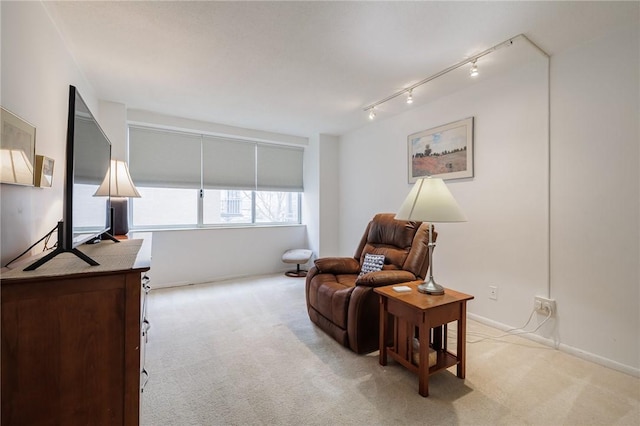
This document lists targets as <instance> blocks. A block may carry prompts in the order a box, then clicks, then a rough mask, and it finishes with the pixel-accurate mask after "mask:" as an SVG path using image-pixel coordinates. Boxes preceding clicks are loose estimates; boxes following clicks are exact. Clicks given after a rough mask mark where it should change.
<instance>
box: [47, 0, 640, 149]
mask: <svg viewBox="0 0 640 426" xmlns="http://www.w3.org/2000/svg"><path fill="white" fill-rule="evenodd" d="M45 5H46V8H47V10H48V11H49V13H50V15H51V17H52V19H53V20H54V22H55V23H56V25H57V26H58V28H59V29H60V32H61V33H62V36H63V38H64V39H65V41H66V43H67V45H68V47H69V49H70V50H71V52H72V54H73V56H74V57H75V59H76V61H77V63H78V65H79V66H80V68H81V69H82V71H83V72H84V73H85V75H86V77H87V79H88V80H89V82H90V83H91V84H92V86H93V87H94V88H95V90H96V92H97V95H98V97H99V98H100V99H104V100H110V101H114V102H120V103H124V104H126V105H127V107H128V108H134V109H143V110H149V111H154V112H159V113H164V114H169V115H174V116H179V117H186V118H192V119H197V120H204V121H209V122H215V123H223V124H229V125H235V126H241V127H247V128H252V129H258V130H266V131H271V132H278V133H286V134H291V135H298V136H310V135H313V134H317V133H326V134H336V135H337V134H342V133H344V132H346V131H349V130H352V129H355V128H358V127H361V126H363V125H366V124H367V122H368V119H367V116H366V114H365V113H364V112H363V111H362V109H363V107H365V106H367V105H369V104H371V103H374V102H376V101H378V100H380V99H382V98H385V97H386V96H388V95H391V94H392V93H394V92H396V91H398V90H401V89H403V88H406V87H408V86H410V85H411V84H413V83H416V82H418V81H420V80H422V79H424V78H425V77H428V76H430V75H433V74H435V73H437V72H439V71H441V70H443V69H445V68H447V67H449V66H451V65H453V64H455V63H457V62H459V61H461V60H463V59H465V58H469V57H471V56H473V55H475V54H478V53H480V52H481V51H483V50H485V49H487V48H489V47H491V46H493V45H496V44H498V43H500V42H502V41H505V40H507V39H509V38H510V37H513V36H515V35H517V34H520V33H523V34H525V35H526V36H527V37H529V38H530V39H532V40H533V41H534V42H535V43H537V44H538V45H539V46H540V47H541V48H542V49H544V50H545V51H546V52H548V53H550V54H552V55H553V54H555V53H558V52H560V51H562V50H564V49H567V48H569V47H571V46H574V45H576V44H579V43H581V42H583V41H587V40H589V39H592V38H596V37H598V36H600V35H602V34H604V33H606V32H608V31H611V30H613V29H615V27H618V26H626V25H631V24H634V25H638V22H639V17H638V10H639V9H638V3H637V2H588V3H585V2H324V1H320V2H296V1H293V2H268V1H265V2H240V1H238V2H206V1H205V2H186V1H177V2H160V1H146V2H145V1H142V2H129V1H125V2H94V1H72V2H45ZM510 49H511V48H510ZM502 50H505V49H502ZM494 55H495V56H496V57H498V55H497V52H496V54H492V55H489V56H487V57H485V58H486V59H487V60H488V59H489V58H490V57H491V56H494ZM503 56H508V55H507V54H504V55H503ZM482 62H483V60H479V61H478V64H479V66H480V71H482V70H483V68H482ZM487 64H488V62H485V65H487ZM485 70H486V67H485ZM484 75H486V73H484V74H482V76H484ZM437 84H439V83H438V80H436V81H434V82H431V83H429V86H431V85H433V87H434V88H436V87H437ZM418 94H419V93H418V90H417V91H416V96H415V98H416V103H414V106H415V105H419V104H420V97H419V96H418ZM424 99H425V98H424V97H423V98H422V102H424ZM389 104H391V102H390V103H389ZM385 105H386V104H385ZM385 105H382V106H381V107H380V113H379V114H378V118H383V117H382V114H381V113H382V112H384V108H385ZM405 108H406V106H405ZM396 110H397V108H396ZM389 112H390V113H391V110H390V111H389ZM394 112H397V111H394Z"/></svg>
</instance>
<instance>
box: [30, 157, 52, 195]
mask: <svg viewBox="0 0 640 426" xmlns="http://www.w3.org/2000/svg"><path fill="white" fill-rule="evenodd" d="M53 165H54V160H53V158H49V157H45V156H44V155H36V181H35V186H37V187H39V188H51V185H53Z"/></svg>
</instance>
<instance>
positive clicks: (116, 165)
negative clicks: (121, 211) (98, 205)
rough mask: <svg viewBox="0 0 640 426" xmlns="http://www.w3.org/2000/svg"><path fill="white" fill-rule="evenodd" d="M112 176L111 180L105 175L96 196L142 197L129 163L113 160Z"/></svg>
mask: <svg viewBox="0 0 640 426" xmlns="http://www.w3.org/2000/svg"><path fill="white" fill-rule="evenodd" d="M110 176H111V180H110V181H109V179H107V176H105V177H104V180H103V181H102V184H100V187H99V188H98V190H97V191H96V193H95V194H94V196H107V195H110V196H112V197H135V198H140V197H141V195H140V193H139V192H138V190H137V189H136V187H135V185H134V184H133V181H132V180H131V176H130V175H129V168H128V167H127V163H125V162H124V161H122V160H111V173H110ZM109 188H111V191H109Z"/></svg>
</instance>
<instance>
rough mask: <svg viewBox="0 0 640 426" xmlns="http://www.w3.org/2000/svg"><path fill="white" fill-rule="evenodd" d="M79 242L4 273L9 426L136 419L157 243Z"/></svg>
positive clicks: (4, 357)
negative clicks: (75, 249) (71, 250)
mask: <svg viewBox="0 0 640 426" xmlns="http://www.w3.org/2000/svg"><path fill="white" fill-rule="evenodd" d="M79 248H80V250H81V251H83V252H85V253H86V254H87V255H89V256H90V257H92V258H93V259H95V260H96V261H97V262H98V263H100V265H98V266H88V265H87V264H86V263H84V262H83V261H82V260H80V259H79V258H77V257H75V256H74V255H73V254H68V253H64V254H62V255H59V256H58V257H56V258H54V259H53V260H51V261H50V262H48V263H46V264H44V265H43V266H41V267H40V268H38V269H37V270H36V271H32V272H22V270H21V268H20V269H18V268H15V269H13V270H11V271H5V272H3V273H2V277H1V299H2V311H1V316H2V331H1V332H2V334H1V339H2V389H1V391H2V394H1V396H2V415H1V418H2V425H3V426H9V425H46V424H55V425H120V424H122V425H137V424H138V423H139V413H140V409H139V405H140V392H141V385H142V384H143V382H144V381H145V380H146V377H145V376H146V372H143V370H144V368H143V367H144V365H143V364H144V359H143V353H144V340H145V338H146V336H144V334H145V333H146V330H147V329H148V322H147V321H146V318H145V309H144V307H145V296H146V292H147V291H148V288H149V287H148V283H147V281H148V278H147V277H146V271H148V270H149V269H150V261H151V241H150V239H144V240H128V241H122V242H120V243H114V242H111V241H103V242H101V243H100V244H96V245H93V246H87V245H85V246H82V247H79ZM23 266H24V265H22V267H23ZM141 358H142V359H141ZM141 373H143V374H141Z"/></svg>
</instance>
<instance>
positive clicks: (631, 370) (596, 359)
mask: <svg viewBox="0 0 640 426" xmlns="http://www.w3.org/2000/svg"><path fill="white" fill-rule="evenodd" d="M467 317H468V318H469V319H472V320H474V321H477V322H479V323H481V324H484V325H488V326H489V327H493V328H497V329H498V330H502V331H507V330H510V329H512V328H513V327H512V326H508V325H505V324H502V323H500V322H497V321H494V320H491V319H488V318H485V317H481V316H480V315H476V314H472V313H469V312H468V313H467ZM519 336H520V337H524V338H525V339H529V340H532V341H534V342H536V343H540V344H542V345H545V346H549V347H552V348H554V349H558V350H560V351H562V352H565V353H568V354H570V355H573V356H576V357H578V358H581V359H584V360H586V361H590V362H593V363H595V364H599V365H602V366H604V367H607V368H611V369H612V370H617V371H620V372H622V373H625V374H629V375H631V376H634V377H640V368H635V367H632V366H630V365H625V364H621V363H619V362H617V361H613V360H611V359H608V358H604V357H602V356H600V355H596V354H593V353H590V352H587V351H583V350H582V349H578V348H575V347H573V346H569V345H565V344H564V343H560V342H559V341H555V340H553V339H549V338H546V337H543V336H540V335H539V334H533V333H530V334H519Z"/></svg>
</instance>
